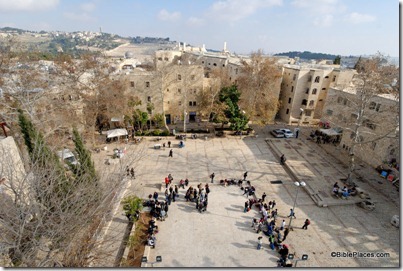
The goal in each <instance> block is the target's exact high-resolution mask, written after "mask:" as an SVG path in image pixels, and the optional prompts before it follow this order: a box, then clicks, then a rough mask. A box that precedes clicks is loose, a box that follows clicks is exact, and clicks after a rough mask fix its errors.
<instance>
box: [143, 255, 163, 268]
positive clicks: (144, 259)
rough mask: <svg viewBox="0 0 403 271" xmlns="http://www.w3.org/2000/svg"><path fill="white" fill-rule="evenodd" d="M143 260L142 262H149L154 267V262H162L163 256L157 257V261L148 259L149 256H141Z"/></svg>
mask: <svg viewBox="0 0 403 271" xmlns="http://www.w3.org/2000/svg"><path fill="white" fill-rule="evenodd" d="M141 262H142V263H149V264H151V267H154V264H155V263H160V262H162V257H161V256H157V257H155V262H149V261H148V259H147V257H141Z"/></svg>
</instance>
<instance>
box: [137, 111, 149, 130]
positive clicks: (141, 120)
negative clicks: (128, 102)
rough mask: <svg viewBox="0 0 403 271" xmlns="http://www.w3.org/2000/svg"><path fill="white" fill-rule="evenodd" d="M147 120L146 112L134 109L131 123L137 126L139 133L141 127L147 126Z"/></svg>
mask: <svg viewBox="0 0 403 271" xmlns="http://www.w3.org/2000/svg"><path fill="white" fill-rule="evenodd" d="M148 119H149V116H148V113H147V112H143V111H141V110H140V109H136V110H135V111H134V112H133V121H134V123H136V124H137V126H138V127H139V128H140V130H141V131H143V127H144V125H146V124H147V121H148Z"/></svg>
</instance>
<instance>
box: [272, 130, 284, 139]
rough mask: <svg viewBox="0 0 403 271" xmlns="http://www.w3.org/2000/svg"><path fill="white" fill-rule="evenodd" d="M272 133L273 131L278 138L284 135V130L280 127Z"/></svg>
mask: <svg viewBox="0 0 403 271" xmlns="http://www.w3.org/2000/svg"><path fill="white" fill-rule="evenodd" d="M270 133H271V134H272V135H273V136H274V137H277V138H281V137H284V132H283V131H281V130H280V129H274V130H272V131H270Z"/></svg>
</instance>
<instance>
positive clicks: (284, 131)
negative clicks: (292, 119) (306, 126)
mask: <svg viewBox="0 0 403 271" xmlns="http://www.w3.org/2000/svg"><path fill="white" fill-rule="evenodd" d="M280 131H282V132H283V133H284V137H286V138H290V137H294V134H293V132H291V130H290V129H280Z"/></svg>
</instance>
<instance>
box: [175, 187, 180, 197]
mask: <svg viewBox="0 0 403 271" xmlns="http://www.w3.org/2000/svg"><path fill="white" fill-rule="evenodd" d="M174 191H175V194H176V197H179V188H178V186H177V185H176V184H175V190H174Z"/></svg>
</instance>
